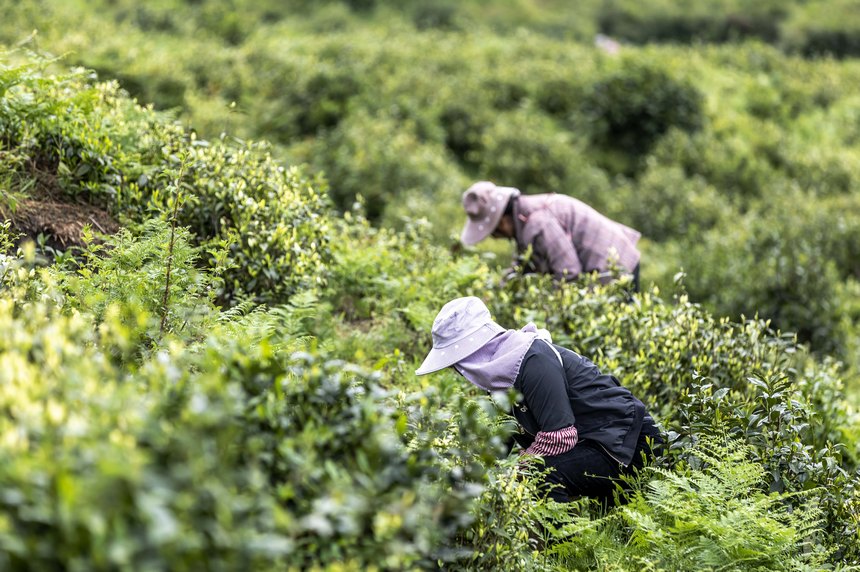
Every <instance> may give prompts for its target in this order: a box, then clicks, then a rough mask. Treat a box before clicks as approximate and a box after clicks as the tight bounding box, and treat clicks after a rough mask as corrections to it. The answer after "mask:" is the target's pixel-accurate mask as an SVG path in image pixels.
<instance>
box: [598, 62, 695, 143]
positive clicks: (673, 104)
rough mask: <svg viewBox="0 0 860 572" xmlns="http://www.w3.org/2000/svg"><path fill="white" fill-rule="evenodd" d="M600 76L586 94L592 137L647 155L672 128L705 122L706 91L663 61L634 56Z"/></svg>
mask: <svg viewBox="0 0 860 572" xmlns="http://www.w3.org/2000/svg"><path fill="white" fill-rule="evenodd" d="M610 69H611V71H609V72H608V73H606V74H605V75H602V76H599V77H598V78H596V80H595V81H594V83H593V84H592V85H591V86H590V87H589V89H588V90H587V91H586V93H585V97H584V101H583V102H582V109H583V114H584V115H585V117H586V121H588V122H589V123H590V124H591V125H592V126H593V127H592V133H591V138H592V140H593V141H594V143H595V144H596V145H598V146H599V147H603V148H610V149H618V150H620V151H623V152H624V153H626V154H628V155H631V156H633V157H638V156H641V155H644V154H646V153H647V152H648V151H649V150H650V148H651V146H652V144H653V143H654V142H655V141H656V140H657V139H658V138H659V137H660V136H661V135H663V134H664V133H666V132H667V131H668V130H669V129H670V128H672V127H675V128H678V129H680V130H682V131H685V132H688V133H692V132H695V131H696V130H698V129H699V128H700V127H701V125H702V121H703V117H702V115H703V114H702V99H703V96H702V94H701V93H700V92H699V90H698V89H696V88H695V87H694V86H693V85H692V84H690V83H689V82H686V81H683V80H678V79H675V78H674V77H672V75H671V73H670V72H669V71H668V70H667V69H666V68H665V67H663V66H659V65H655V64H653V63H650V62H647V61H641V60H635V59H631V58H625V59H623V60H622V61H621V64H620V66H618V68H617V69H612V68H610Z"/></svg>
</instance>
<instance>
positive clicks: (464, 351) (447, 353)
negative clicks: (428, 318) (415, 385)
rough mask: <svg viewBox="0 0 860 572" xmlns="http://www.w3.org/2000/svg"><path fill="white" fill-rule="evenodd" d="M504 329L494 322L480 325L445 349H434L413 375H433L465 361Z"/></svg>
mask: <svg viewBox="0 0 860 572" xmlns="http://www.w3.org/2000/svg"><path fill="white" fill-rule="evenodd" d="M504 331H505V329H504V328H503V327H501V326H500V325H498V324H497V323H495V322H488V323H485V324H481V326H480V327H479V328H478V329H476V330H474V331H473V332H470V333H468V334H465V335H464V336H463V337H462V338H460V339H458V340H457V341H456V342H452V343H450V344H448V345H447V346H445V347H434V348H433V349H431V350H430V353H428V354H427V357H426V358H424V362H423V363H422V364H421V366H420V367H419V368H418V369H416V370H415V375H424V374H427V373H433V372H434V371H439V370H440V369H445V368H446V367H450V366H452V365H454V364H455V363H457V362H458V361H460V360H462V359H465V358H467V357H469V356H470V355H472V354H473V353H475V352H476V351H478V350H479V349H481V348H482V347H483V346H484V344H486V343H487V342H488V341H490V340H491V339H493V338H494V337H496V336H497V335H499V334H500V333H502V332H504Z"/></svg>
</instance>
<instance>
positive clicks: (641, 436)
mask: <svg viewBox="0 0 860 572" xmlns="http://www.w3.org/2000/svg"><path fill="white" fill-rule="evenodd" d="M432 337H433V348H432V349H431V350H430V353H429V354H428V355H427V357H426V358H425V360H424V362H423V363H422V364H421V366H420V367H419V368H418V369H417V370H416V372H415V373H416V374H417V375H424V374H427V373H431V372H434V371H439V370H442V369H444V368H446V367H453V368H454V369H455V370H456V371H457V372H459V373H460V374H461V375H462V376H463V377H465V378H466V379H467V380H469V381H470V382H472V383H473V384H475V385H476V386H478V387H480V388H482V389H485V390H487V391H490V392H492V391H507V390H509V389H511V388H513V389H515V390H516V391H517V392H518V393H519V394H521V395H522V398H521V399H520V400H519V401H518V402H517V403H516V404H515V405H514V406H513V415H514V417H515V418H516V420H517V422H518V423H519V425H520V432H519V434H517V435H515V438H516V440H517V442H518V443H519V444H520V445H521V446H522V448H523V452H524V453H525V454H530V455H536V456H539V457H542V458H543V459H544V460H545V462H546V465H547V466H548V467H549V468H550V472H549V473H548V476H547V481H548V484H550V485H553V486H551V487H550V493H549V494H550V496H551V497H552V498H554V499H555V500H557V501H559V502H565V501H568V500H570V499H571V498H572V497H578V496H583V495H584V496H591V497H597V498H603V499H608V498H610V497H611V496H612V493H613V491H614V490H615V484H616V482H617V479H618V477H619V476H621V475H623V474H628V473H630V472H632V471H634V470H635V469H638V468H641V467H642V466H643V463H644V461H645V460H646V459H647V458H650V457H653V456H654V454H655V452H656V451H655V449H654V448H655V447H656V446H659V444H660V443H662V439H661V437H660V433H659V431H658V429H657V427H656V426H655V424H654V420H653V419H652V418H651V416H650V415H648V413H647V412H646V410H645V406H644V405H643V404H642V402H641V401H639V399H637V398H636V397H634V396H633V394H632V393H630V391H628V390H627V389H625V388H624V387H622V386H621V384H620V383H619V382H618V380H617V379H616V378H615V377H613V376H611V375H607V374H605V373H602V372H601V371H600V370H599V369H598V368H597V366H595V365H594V364H593V363H592V362H590V361H589V360H588V359H586V358H584V357H582V356H581V355H579V354H577V353H576V352H573V351H571V350H569V349H566V348H563V347H561V346H558V345H555V344H553V343H552V342H551V340H550V339H549V335H548V332H546V330H539V329H538V328H537V327H535V325H534V324H529V325H527V326H526V327H524V328H522V329H521V330H506V329H505V328H503V327H501V326H500V325H499V324H497V323H496V322H494V321H493V320H492V318H491V317H490V312H489V310H488V309H487V307H486V306H485V305H484V303H483V302H482V301H481V300H480V299H479V298H476V297H474V296H468V297H464V298H456V299H454V300H451V301H450V302H448V303H447V304H445V305H444V306H443V307H442V309H441V311H440V312H439V314H438V315H437V316H436V319H435V320H434V322H433V328H432Z"/></svg>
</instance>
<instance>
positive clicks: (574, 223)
mask: <svg viewBox="0 0 860 572" xmlns="http://www.w3.org/2000/svg"><path fill="white" fill-rule="evenodd" d="M513 200H514V233H515V238H516V241H517V251H518V252H519V253H523V252H525V251H526V249H527V248H528V247H529V246H530V245H531V247H532V256H531V259H530V260H531V263H532V264H533V265H534V269H535V271H537V272H541V273H546V274H552V275H554V276H555V277H557V278H564V277H567V278H576V277H577V276H579V275H580V274H581V273H582V272H591V271H595V270H596V271H597V272H604V271H606V270H608V269H609V261H610V260H617V263H618V265H619V266H620V267H621V268H623V269H625V270H627V271H628V272H633V270H634V269H635V268H636V265H637V264H639V250H637V249H636V243H637V242H638V241H639V238H640V237H641V236H642V235H641V234H640V233H639V232H637V231H635V230H633V229H632V228H629V227H627V226H624V225H623V224H621V223H617V222H615V221H614V220H612V219H610V218H607V217H605V216H603V215H602V214H600V213H599V212H597V211H596V210H594V209H593V208H591V207H590V206H588V205H587V204H585V203H584V202H582V201H579V200H577V199H574V198H573V197H569V196H567V195H557V194H546V195H520V196H519V197H518V198H515V199H513Z"/></svg>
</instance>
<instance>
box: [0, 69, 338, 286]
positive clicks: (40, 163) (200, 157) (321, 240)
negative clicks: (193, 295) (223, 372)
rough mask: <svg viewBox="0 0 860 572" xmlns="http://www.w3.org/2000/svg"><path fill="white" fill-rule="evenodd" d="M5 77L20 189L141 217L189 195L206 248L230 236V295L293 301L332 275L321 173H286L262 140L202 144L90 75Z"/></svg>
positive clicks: (4, 118)
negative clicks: (328, 264) (328, 273)
mask: <svg viewBox="0 0 860 572" xmlns="http://www.w3.org/2000/svg"><path fill="white" fill-rule="evenodd" d="M42 65H44V64H42ZM2 75H3V79H4V82H3V85H4V89H3V92H2V94H3V99H2V104H0V130H2V137H3V140H4V141H5V146H6V148H7V151H6V152H7V153H8V154H9V155H11V156H13V157H20V161H16V162H13V163H12V164H13V165H18V167H17V169H16V180H18V181H19V183H18V184H19V185H20V188H19V189H17V190H23V189H28V190H29V194H31V195H34V196H35V197H36V198H37V199H38V198H44V196H49V197H51V198H53V199H56V198H62V197H65V200H71V199H73V198H74V199H77V200H80V201H84V202H91V203H95V204H98V205H101V206H104V207H106V208H107V209H108V210H110V211H112V212H114V213H115V214H121V215H122V217H124V218H125V219H127V220H128V221H129V222H134V221H138V222H142V221H144V220H146V219H147V218H148V217H149V216H151V213H152V212H153V211H161V212H164V213H169V211H171V210H172V203H171V202H170V201H175V200H178V201H180V202H181V207H180V208H179V209H178V212H179V216H178V218H179V221H180V224H182V225H185V226H188V227H189V229H190V231H191V232H192V234H193V236H194V239H195V242H196V243H197V244H198V245H200V246H201V247H202V248H203V249H204V251H209V250H212V249H215V250H219V249H221V245H223V243H224V242H225V241H226V242H228V243H230V246H229V248H228V251H227V252H228V253H227V260H226V261H223V262H224V263H223V264H221V266H223V267H225V268H226V270H225V273H224V275H223V276H222V279H223V282H222V288H221V291H220V292H219V297H220V298H221V300H222V301H228V300H231V299H234V298H240V297H243V296H255V297H257V298H258V299H259V300H263V301H279V300H280V301H283V300H285V299H286V298H287V297H289V296H290V295H291V294H292V293H294V292H296V291H297V290H298V289H299V288H302V287H305V286H307V285H310V284H321V283H322V282H323V281H324V280H325V264H326V260H327V256H328V254H327V242H328V234H327V224H328V223H327V216H328V206H329V203H328V200H327V197H326V194H325V186H324V183H323V182H322V180H321V179H319V178H316V179H314V178H311V177H309V176H308V175H306V174H305V173H304V172H303V171H302V170H301V169H298V168H290V169H286V168H284V167H283V166H282V165H280V164H278V163H277V162H276V161H275V160H274V159H273V158H272V156H271V155H270V153H269V149H268V147H267V145H265V144H262V143H249V142H243V141H236V140H233V139H230V138H227V137H223V138H220V139H218V140H215V141H212V142H209V141H205V140H202V139H199V138H198V137H197V136H196V135H194V134H193V133H187V132H185V131H184V130H183V129H181V128H180V126H178V125H176V124H174V123H172V122H170V121H168V120H167V119H166V118H164V117H162V116H160V115H158V114H156V113H154V112H153V111H152V110H150V109H146V108H141V107H139V106H138V105H136V104H135V103H134V102H132V101H131V100H129V99H128V98H127V96H125V95H124V94H123V92H121V91H120V90H119V89H118V87H117V86H116V84H115V83H95V82H93V81H92V80H91V78H89V77H88V76H87V75H86V74H85V73H84V72H82V71H79V72H77V73H73V74H69V75H56V76H55V75H52V74H50V73H48V72H43V71H41V70H40V69H39V68H38V66H37V65H34V64H26V63H25V64H20V65H11V66H9V67H8V68H6V69H4V70H3V72H2ZM176 181H178V186H177V185H176V184H175V183H176ZM169 185H174V186H173V187H171V188H168V187H169ZM165 216H167V214H165ZM206 261H207V262H210V264H212V265H213V266H214V265H216V264H218V262H217V261H216V259H215V257H214V256H209V257H207V258H206Z"/></svg>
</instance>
